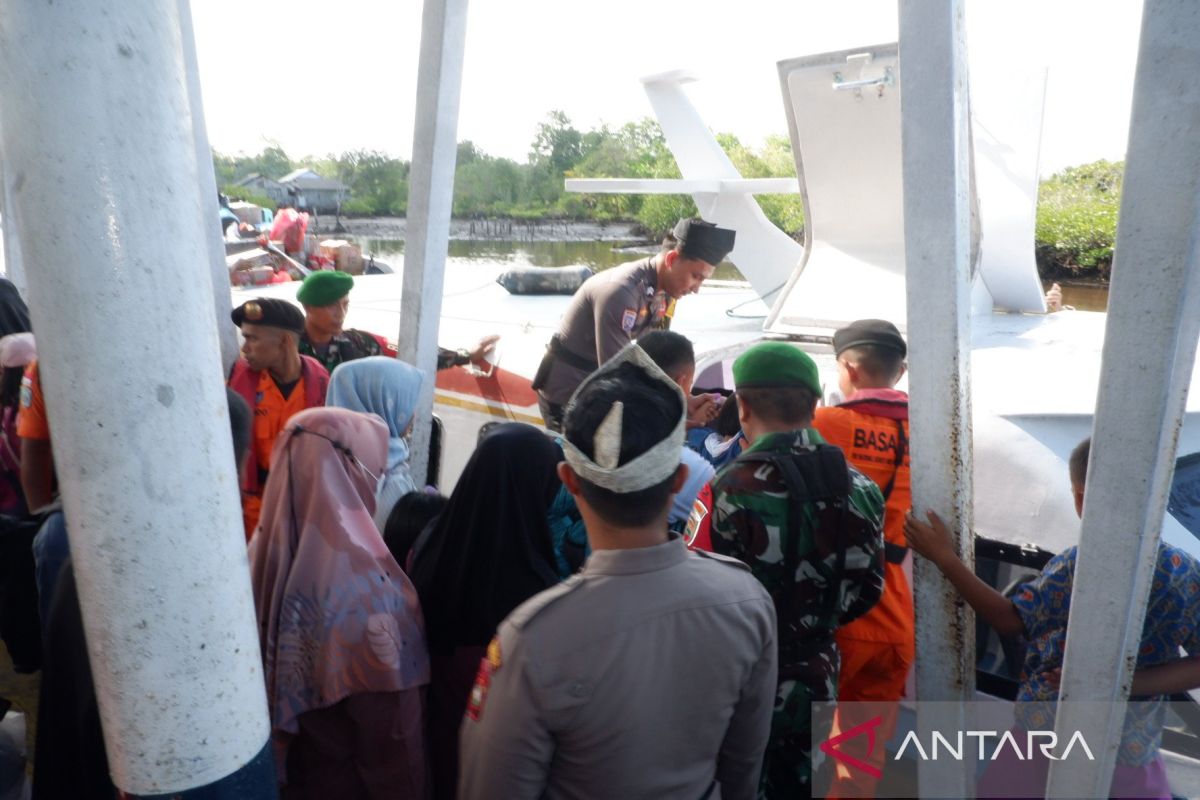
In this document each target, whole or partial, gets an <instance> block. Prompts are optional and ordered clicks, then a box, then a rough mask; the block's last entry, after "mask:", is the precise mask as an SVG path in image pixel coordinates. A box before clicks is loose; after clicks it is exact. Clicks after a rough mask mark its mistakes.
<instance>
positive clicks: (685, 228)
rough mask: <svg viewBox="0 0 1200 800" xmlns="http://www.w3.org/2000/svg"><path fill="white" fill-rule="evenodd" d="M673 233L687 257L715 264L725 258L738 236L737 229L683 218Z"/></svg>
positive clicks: (681, 250)
mask: <svg viewBox="0 0 1200 800" xmlns="http://www.w3.org/2000/svg"><path fill="white" fill-rule="evenodd" d="M671 233H672V235H673V236H674V237H675V238H676V239H677V240H678V241H679V243H680V245H681V247H680V252H682V253H683V255H684V257H685V258H698V259H700V260H701V261H703V262H705V263H708V264H712V265H713V266H716V265H717V264H720V263H721V262H722V261H724V260H725V256H727V255H729V251H730V250H732V249H733V240H734V238H735V237H736V236H737V232H736V231H733V230H730V229H729V228H718V227H717V226H716V225H714V224H713V223H711V222H705V221H704V220H702V219H681V220H679V222H677V223H676V224H675V229H674V230H673V231H671Z"/></svg>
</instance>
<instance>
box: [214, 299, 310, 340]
mask: <svg viewBox="0 0 1200 800" xmlns="http://www.w3.org/2000/svg"><path fill="white" fill-rule="evenodd" d="M229 316H230V317H232V319H233V324H234V325H237V326H238V327H239V328H240V327H242V323H244V322H249V323H250V324H251V325H264V326H266V327H268V328H282V329H283V330H285V331H291V332H292V333H295V334H301V333H304V312H303V311H301V310H300V309H298V308H296V307H295V306H294V305H292V304H291V303H289V302H288V301H287V300H279V299H278V298H275V297H260V298H258V299H257V300H250V301H249V302H246V303H242V304H241V305H240V306H238V307H237V308H235V309H234V310H233V312H232V313H231V314H230V315H229Z"/></svg>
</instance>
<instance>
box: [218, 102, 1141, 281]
mask: <svg viewBox="0 0 1200 800" xmlns="http://www.w3.org/2000/svg"><path fill="white" fill-rule="evenodd" d="M717 141H718V142H719V143H720V144H721V147H722V148H723V149H724V150H725V152H726V154H728V156H729V159H730V160H731V161H732V162H733V164H734V166H735V167H737V169H738V171H739V172H740V173H741V174H742V175H743V176H745V177H747V178H767V177H794V176H795V175H796V162H795V158H794V157H793V155H792V148H791V143H790V142H789V141H788V138H787V137H786V136H770V137H768V138H767V139H766V141H765V142H764V143H763V144H762V146H761V147H757V148H755V147H750V146H747V145H746V144H744V143H743V142H741V141H740V140H738V138H737V137H735V136H732V135H730V134H718V136H717ZM457 156H458V161H457V170H456V173H455V184H454V214H455V216H458V217H516V218H523V219H537V218H545V217H554V218H569V219H589V220H602V221H603V220H629V221H635V222H637V223H638V224H639V226H640V227H641V228H642V230H643V232H644V233H645V234H646V235H647V236H649V237H652V238H659V237H661V236H662V234H663V233H665V232H666V231H668V230H670V228H671V227H672V226H673V225H674V224H675V221H676V220H678V219H679V218H680V217H687V216H695V215H696V214H697V211H696V206H695V204H694V203H693V202H692V198H691V197H690V196H688V195H664V194H654V195H623V194H574V193H569V192H565V191H564V190H563V180H564V178H678V177H680V173H679V167H678V165H676V163H675V159H674V157H673V156H672V155H671V151H670V149H669V148H668V147H667V143H666V139H665V138H664V136H663V132H662V130H661V128H659V126H658V123H657V122H655V121H654V120H652V119H649V118H645V119H641V120H638V121H637V122H628V123H625V124H624V125H622V126H620V127H619V128H613V127H610V126H609V125H600V126H599V127H597V128H593V129H591V130H588V131H580V130H579V129H578V128H576V127H575V126H574V125H573V123H572V122H571V120H570V118H569V117H567V115H566V114H564V113H563V112H561V111H552V112H550V113H549V114H548V115H547V116H546V119H545V120H543V121H542V122H541V123H539V125H538V126H537V130H536V132H535V134H534V138H533V141H532V142H531V144H530V150H529V158H528V160H527V162H526V163H524V164H519V163H517V162H515V161H513V160H511V159H507V158H497V157H494V156H491V155H488V154H487V153H485V152H483V151H482V150H481V149H480V148H479V147H478V146H476V145H475V144H474V143H472V142H470V141H464V142H461V143H460V144H459V146H458V154H457ZM213 164H214V166H215V168H216V172H217V180H218V185H219V186H223V187H224V189H223V191H225V192H226V193H227V194H229V195H230V196H231V197H233V198H235V199H247V200H250V201H251V202H257V203H259V204H266V205H270V202H269V201H268V200H267V198H265V197H256V196H252V195H250V194H248V193H247V192H246V190H244V189H240V188H239V187H236V186H234V185H233V184H234V183H235V182H236V181H237V180H238V179H240V178H243V177H245V176H246V175H249V174H250V173H258V174H261V175H264V176H266V177H269V178H280V177H282V176H283V175H284V174H285V173H287V172H289V171H291V170H292V169H293V168H295V167H296V166H298V165H300V164H304V165H308V166H311V167H312V168H314V169H315V170H316V171H317V172H318V173H319V174H322V175H328V176H331V177H333V176H336V177H337V178H338V179H340V180H341V181H343V182H344V183H345V184H346V185H347V186H348V187H349V189H350V197H349V199H348V200H347V202H346V203H345V204H344V205H343V207H342V210H343V213H346V214H350V215H376V216H383V215H389V216H390V215H403V214H404V213H405V212H406V211H407V204H408V172H409V164H408V162H407V161H403V160H401V159H397V158H392V157H390V156H388V155H387V154H385V153H380V152H377V151H369V150H354V151H350V152H345V153H342V154H340V155H336V156H334V155H330V156H327V157H325V158H323V159H318V158H312V157H308V158H305V159H302V160H300V161H294V160H292V159H291V158H290V157H289V156H288V154H287V153H286V152H285V151H284V150H283V148H282V147H280V146H279V145H278V144H276V143H269V144H268V146H266V147H264V148H263V150H262V152H260V153H257V154H255V155H249V156H248V155H237V156H229V155H223V154H220V153H213ZM1123 170H1124V164H1122V163H1121V162H1115V163H1114V162H1109V161H1097V162H1094V163H1091V164H1084V165H1082V166H1078V167H1072V168H1070V169H1067V170H1064V171H1062V172H1060V173H1058V174H1056V175H1054V176H1052V177H1050V178H1048V179H1046V180H1045V181H1043V182H1042V184H1041V188H1040V192H1039V197H1038V214H1037V232H1036V252H1037V259H1038V266H1039V269H1040V270H1041V272H1042V274H1043V275H1045V276H1047V277H1069V276H1074V275H1095V276H1097V277H1101V278H1106V277H1107V275H1108V270H1109V267H1110V266H1111V263H1112V251H1113V244H1114V241H1115V239H1116V229H1117V211H1118V208H1119V205H1120V195H1121V177H1122V174H1123ZM755 199H756V200H757V202H758V204H759V205H760V206H761V208H762V210H763V213H764V214H766V216H767V218H768V219H769V220H771V221H772V222H773V223H775V225H777V226H778V227H779V228H780V229H781V230H783V231H784V232H786V233H788V234H789V235H791V236H794V237H797V238H800V237H801V236H802V235H803V231H804V208H803V203H802V202H801V199H800V197H799V196H798V195H756V196H755Z"/></svg>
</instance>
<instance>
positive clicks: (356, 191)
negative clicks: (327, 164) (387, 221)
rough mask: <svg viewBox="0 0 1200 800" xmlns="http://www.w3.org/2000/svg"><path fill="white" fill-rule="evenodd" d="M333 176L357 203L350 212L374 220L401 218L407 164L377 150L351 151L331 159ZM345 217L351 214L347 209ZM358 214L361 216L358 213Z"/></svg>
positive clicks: (404, 202)
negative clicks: (343, 185) (365, 214)
mask: <svg viewBox="0 0 1200 800" xmlns="http://www.w3.org/2000/svg"><path fill="white" fill-rule="evenodd" d="M331 161H332V166H333V169H334V174H335V175H336V176H337V178H338V180H340V181H341V182H342V183H344V184H346V186H347V187H349V190H350V192H349V193H350V198H351V199H353V200H356V201H358V203H357V204H355V205H354V206H353V207H352V208H354V209H355V210H356V211H357V210H359V209H362V210H364V211H365V213H367V214H371V215H375V216H402V215H403V214H404V213H405V212H406V211H407V210H408V167H409V164H408V162H407V161H401V160H400V159H398V158H392V157H391V156H388V155H387V154H385V153H380V152H379V151H377V150H353V151H350V152H348V153H342V154H341V155H340V156H336V157H334V158H332V159H331ZM346 213H353V212H352V211H351V210H350V208H347V211H346ZM360 213H361V212H360Z"/></svg>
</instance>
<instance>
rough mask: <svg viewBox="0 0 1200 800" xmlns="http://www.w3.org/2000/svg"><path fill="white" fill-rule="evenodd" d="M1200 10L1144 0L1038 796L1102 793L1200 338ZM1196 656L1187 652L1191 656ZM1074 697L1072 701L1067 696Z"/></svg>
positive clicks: (1186, 2) (1177, 1) (1183, 0)
mask: <svg viewBox="0 0 1200 800" xmlns="http://www.w3.org/2000/svg"><path fill="white" fill-rule="evenodd" d="M1197 25H1200V6H1198V5H1197V4H1195V3H1194V2H1191V0H1147V2H1146V4H1145V8H1144V10H1143V12H1142V34H1141V43H1140V45H1139V49H1138V65H1137V73H1136V77H1135V79H1134V90H1133V113H1132V114H1131V116H1130V120H1131V122H1130V127H1129V147H1128V149H1127V150H1126V157H1125V181H1124V185H1123V188H1122V192H1121V213H1120V222H1119V224H1118V227H1117V246H1116V252H1115V255H1114V258H1113V270H1112V287H1111V289H1110V292H1109V296H1108V321H1107V323H1106V325H1105V334H1104V351H1103V356H1102V361H1101V368H1100V393H1099V396H1098V398H1097V401H1096V419H1095V421H1094V422H1093V429H1092V430H1093V434H1092V453H1093V455H1094V456H1096V457H1093V458H1091V459H1089V464H1088V473H1087V495H1086V498H1085V501H1084V510H1083V528H1082V530H1081V532H1080V537H1079V558H1078V561H1077V562H1076V565H1075V582H1074V589H1073V591H1072V596H1071V615H1070V620H1069V624H1068V631H1069V633H1068V636H1067V646H1066V662H1065V664H1064V670H1063V680H1062V692H1061V697H1060V700H1061V702H1060V704H1059V714H1058V720H1057V726H1056V731H1057V732H1058V736H1059V741H1060V742H1062V741H1067V740H1068V739H1069V738H1070V736H1071V735H1072V734H1073V733H1074V732H1075V731H1082V732H1084V734H1085V735H1086V737H1087V740H1088V742H1089V744H1090V745H1091V746H1092V750H1093V752H1094V753H1095V756H1096V760H1095V761H1086V760H1083V759H1071V760H1069V761H1063V762H1051V766H1050V781H1049V793H1048V794H1047V795H1046V796H1047V797H1107V796H1108V792H1109V781H1110V780H1111V779H1112V771H1113V764H1114V763H1115V759H1116V753H1117V748H1118V746H1119V745H1120V742H1121V726H1122V721H1123V719H1124V701H1125V699H1126V698H1127V697H1128V695H1129V685H1130V680H1131V679H1132V674H1131V673H1132V666H1133V664H1134V663H1135V661H1136V659H1137V652H1138V644H1139V643H1140V641H1141V634H1142V622H1143V620H1144V618H1145V616H1146V601H1147V599H1148V596H1149V592H1150V582H1151V580H1152V579H1153V576H1154V567H1155V564H1156V562H1157V559H1156V557H1155V554H1156V553H1157V549H1158V543H1159V535H1160V533H1161V529H1162V521H1163V515H1164V514H1165V512H1166V505H1167V495H1168V492H1169V491H1170V487H1171V476H1172V474H1173V472H1174V468H1175V456H1176V449H1177V444H1178V439H1179V429H1180V426H1181V424H1182V422H1183V412H1184V407H1185V401H1186V398H1187V390H1188V384H1189V383H1190V382H1191V376H1192V367H1193V364H1194V361H1195V357H1196V338H1197V335H1198V334H1200V314H1197V313H1196V310H1197V308H1200V252H1198V251H1197V247H1198V245H1197V242H1198V234H1200V194H1198V193H1200V138H1197V136H1196V131H1197V130H1200V85H1198V84H1197V83H1196V74H1197V72H1200V41H1198V40H1197V39H1196V36H1195V31H1196V27H1197ZM1192 655H1195V654H1192ZM1073 701H1079V702H1073Z"/></svg>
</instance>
